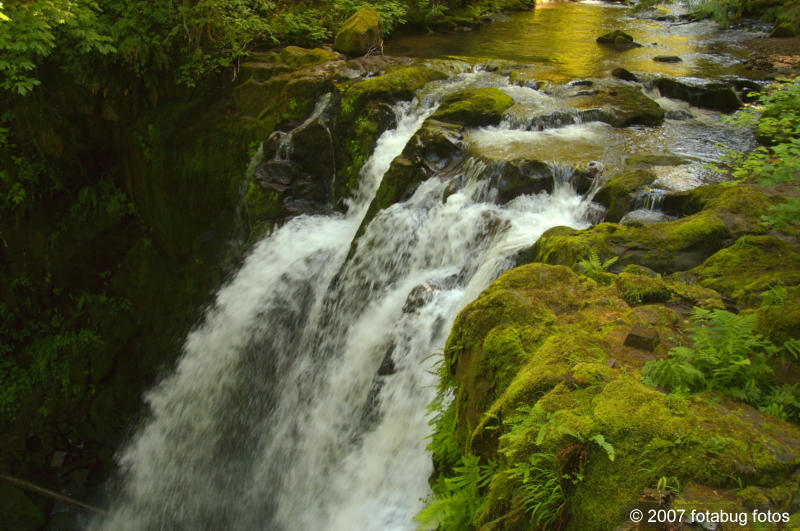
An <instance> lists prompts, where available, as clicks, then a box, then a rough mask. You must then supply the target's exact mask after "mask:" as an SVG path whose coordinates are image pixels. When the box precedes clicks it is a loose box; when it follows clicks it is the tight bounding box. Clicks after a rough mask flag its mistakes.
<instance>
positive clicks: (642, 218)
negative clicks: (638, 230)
mask: <svg viewBox="0 0 800 531" xmlns="http://www.w3.org/2000/svg"><path fill="white" fill-rule="evenodd" d="M673 219H675V218H674V217H672V216H669V215H667V214H665V213H663V212H661V211H660V210H648V209H646V208H639V209H637V210H631V211H630V212H628V213H627V214H625V215H624V216H622V219H621V220H619V224H620V225H632V226H633V225H652V224H654V223H661V222H662V221H670V220H673Z"/></svg>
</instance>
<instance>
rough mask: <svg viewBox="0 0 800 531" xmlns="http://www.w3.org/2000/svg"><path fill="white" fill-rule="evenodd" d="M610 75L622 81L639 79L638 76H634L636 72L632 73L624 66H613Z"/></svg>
mask: <svg viewBox="0 0 800 531" xmlns="http://www.w3.org/2000/svg"><path fill="white" fill-rule="evenodd" d="M611 75H612V76H613V77H615V78H617V79H621V80H623V81H639V78H638V77H636V74H634V73H633V72H629V71H628V70H625V69H624V68H615V69H614V70H612V71H611Z"/></svg>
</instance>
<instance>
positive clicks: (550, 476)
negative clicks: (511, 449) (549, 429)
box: [510, 452, 568, 529]
mask: <svg viewBox="0 0 800 531" xmlns="http://www.w3.org/2000/svg"><path fill="white" fill-rule="evenodd" d="M510 476H511V478H512V479H515V480H516V481H518V482H519V483H520V485H521V489H520V490H521V492H522V505H523V507H524V508H525V511H526V512H527V513H528V516H529V517H530V519H531V522H532V523H533V524H535V525H536V527H537V528H538V529H551V528H552V526H553V524H554V523H555V522H556V521H557V520H558V519H559V517H560V516H561V515H562V513H563V512H564V510H565V509H566V504H567V500H566V496H565V494H564V489H563V487H562V485H561V482H562V480H563V479H564V476H565V475H564V474H562V472H561V467H560V464H559V463H558V460H557V459H556V456H555V455H553V454H549V453H541V452H538V453H534V454H531V455H530V456H529V457H528V460H527V461H524V462H520V463H516V464H515V465H514V467H513V468H512V469H511V473H510ZM567 477H568V476H567Z"/></svg>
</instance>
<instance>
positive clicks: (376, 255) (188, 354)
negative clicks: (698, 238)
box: [93, 74, 587, 531]
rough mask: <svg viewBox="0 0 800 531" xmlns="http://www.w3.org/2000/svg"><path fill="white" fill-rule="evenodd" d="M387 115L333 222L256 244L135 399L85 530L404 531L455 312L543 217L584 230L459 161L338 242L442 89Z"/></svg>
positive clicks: (535, 231)
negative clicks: (454, 183) (456, 170)
mask: <svg viewBox="0 0 800 531" xmlns="http://www.w3.org/2000/svg"><path fill="white" fill-rule="evenodd" d="M476 79H477V78H476V77H475V75H474V74H462V75H460V76H456V79H455V80H450V81H447V82H437V83H434V84H431V86H429V87H427V88H426V89H424V90H423V91H422V93H421V95H420V96H419V97H418V99H416V100H414V102H412V103H410V104H402V105H399V106H397V108H396V112H397V114H398V120H397V123H398V125H397V127H396V128H395V129H393V130H391V131H387V132H386V133H384V134H383V135H382V136H381V138H380V139H379V141H378V143H377V146H376V148H375V150H374V152H373V154H372V156H371V157H370V158H369V160H368V161H367V162H366V163H365V166H364V169H363V170H362V175H361V184H360V188H359V191H358V193H357V194H356V197H355V198H353V199H352V200H351V201H350V203H349V204H348V211H347V213H346V214H345V215H325V216H322V215H319V216H299V217H296V218H293V219H292V220H290V221H289V222H287V223H286V224H285V225H283V226H282V227H281V228H279V229H277V230H275V231H273V232H272V233H271V234H269V235H268V236H266V237H265V238H264V239H263V240H262V241H261V242H259V243H258V244H257V245H256V246H255V248H254V249H253V250H252V252H251V254H250V255H249V256H248V258H247V259H246V260H245V262H244V264H243V266H242V267H241V269H240V270H239V271H238V273H237V274H236V275H235V276H234V278H233V279H232V280H231V281H230V282H229V283H228V284H227V285H226V286H224V287H223V288H222V289H220V291H219V293H218V294H217V297H216V302H215V304H214V306H213V307H212V308H211V309H210V310H208V312H207V314H206V315H205V317H204V320H203V322H202V324H201V325H199V326H198V327H197V328H196V329H195V330H194V331H192V332H191V333H190V334H189V336H188V337H187V338H186V341H185V344H184V352H183V355H182V358H181V360H180V362H179V363H178V366H177V368H176V369H175V371H174V373H173V374H172V375H170V376H168V377H167V378H165V379H164V380H163V381H161V382H160V383H159V384H158V385H157V386H156V387H155V388H154V389H153V390H151V391H150V392H149V393H148V394H147V396H146V400H147V403H148V405H149V407H150V410H151V414H150V417H149V418H148V419H147V420H146V421H145V423H144V424H143V425H142V426H141V427H140V429H139V431H138V432H137V433H136V434H135V436H134V437H133V438H132V440H131V441H130V443H129V444H128V446H127V447H126V448H125V449H124V450H123V451H122V453H121V454H120V456H119V462H120V465H121V467H122V469H123V476H122V478H121V489H120V490H121V491H120V494H119V496H118V497H117V499H116V500H115V501H114V503H113V504H112V508H111V511H110V513H109V515H108V516H106V517H104V518H102V519H100V520H97V521H95V522H93V527H94V528H96V529H114V530H120V529H155V528H163V529H276V530H294V529H298V530H305V529H314V530H326V531H327V530H352V529H359V530H370V529H375V530H386V529H411V528H414V524H413V522H412V518H413V516H414V515H415V514H416V513H417V512H418V511H419V510H420V509H421V508H422V502H421V498H423V497H424V496H426V495H427V493H428V492H429V491H428V484H427V479H428V476H429V475H430V473H431V471H432V465H431V461H430V456H429V455H428V454H427V453H426V451H425V446H426V444H427V441H426V437H427V436H428V434H429V433H430V429H429V426H428V422H427V421H428V419H427V418H426V410H425V406H426V405H427V404H428V403H429V402H430V400H431V399H432V398H433V395H434V392H435V391H434V386H435V383H436V378H435V376H434V375H433V374H432V373H431V371H432V369H433V366H434V364H435V362H436V358H437V356H435V355H433V354H434V353H436V352H440V351H441V349H442V347H443V345H444V342H445V339H446V337H447V334H448V333H449V329H450V327H451V325H452V323H453V320H454V319H455V316H456V314H457V313H458V311H459V310H460V309H461V308H463V307H464V305H465V304H467V303H468V302H469V301H470V300H472V299H474V298H475V297H476V296H477V295H478V294H479V293H480V291H481V290H483V289H484V288H485V287H486V286H488V285H489V283H490V282H491V281H492V280H494V279H495V278H496V277H497V276H498V275H499V274H500V273H501V272H502V271H503V270H505V269H507V268H508V267H510V266H511V265H513V256H514V255H515V253H517V252H518V251H519V250H520V249H522V248H524V247H526V246H528V245H531V244H532V243H533V242H534V241H535V240H536V239H537V237H538V236H539V235H540V234H541V233H542V232H544V231H545V230H546V229H548V228H550V227H553V226H556V225H570V226H574V227H581V226H585V225H586V223H585V222H584V221H583V219H584V218H583V216H584V213H585V210H586V208H587V205H586V204H585V203H584V202H582V201H581V198H580V197H579V196H578V195H577V194H575V193H574V192H573V191H572V189H571V188H570V186H569V184H568V183H567V182H565V181H566V179H563V178H560V179H558V182H557V183H555V185H554V189H553V192H552V194H549V195H548V194H546V193H540V194H538V195H524V196H520V197H516V198H514V199H513V200H511V201H509V202H507V203H505V204H503V205H497V204H494V203H493V202H492V201H491V200H492V198H493V194H494V193H495V192H494V191H493V190H492V189H491V188H490V187H489V186H488V183H487V182H486V180H484V179H483V178H482V177H483V171H484V170H485V166H484V164H483V163H482V162H480V161H478V160H475V159H470V158H468V159H467V161H466V162H465V163H464V164H463V166H462V168H461V170H460V174H459V175H458V176H457V178H458V179H459V181H458V182H460V183H461V187H460V188H459V189H457V190H455V191H453V190H452V189H450V190H447V193H446V190H445V188H446V187H447V186H448V181H447V180H445V179H439V178H437V177H436V176H434V177H432V178H431V179H429V180H427V181H425V182H424V183H422V184H421V185H420V186H419V188H418V189H417V190H416V192H415V193H414V194H413V196H412V197H411V198H410V199H408V200H407V201H405V202H404V203H401V204H395V205H393V206H391V207H389V208H387V209H385V210H383V211H382V212H380V213H379V214H378V215H377V216H376V217H375V218H374V219H373V220H372V222H371V223H370V224H369V226H368V227H367V228H366V230H365V232H364V234H363V235H362V236H361V237H360V238H359V240H358V241H357V243H356V248H355V251H354V252H353V254H352V256H351V257H350V259H347V255H348V251H349V250H350V245H351V241H352V239H353V238H354V236H355V234H356V231H357V230H358V227H359V225H360V223H361V220H362V218H363V216H364V214H365V213H366V210H367V208H368V206H369V204H370V201H371V200H372V198H373V196H374V195H375V192H376V190H377V188H378V186H379V184H380V180H381V178H382V176H383V174H384V173H385V172H386V170H387V169H388V167H389V165H390V163H391V161H392V159H393V158H394V157H395V156H397V155H398V154H400V152H401V151H402V149H403V147H404V146H405V144H406V143H407V142H408V140H409V139H410V138H411V137H412V135H413V134H414V133H415V132H416V131H417V130H418V129H419V128H420V127H421V125H422V123H423V121H424V120H425V118H427V117H428V116H430V115H431V113H432V112H433V111H434V109H435V107H436V105H437V102H438V101H440V100H441V97H442V95H443V94H444V93H446V92H447V91H450V90H455V89H458V88H462V87H463V86H465V84H466V85H469V84H470V83H475V82H476V81H475V80H476Z"/></svg>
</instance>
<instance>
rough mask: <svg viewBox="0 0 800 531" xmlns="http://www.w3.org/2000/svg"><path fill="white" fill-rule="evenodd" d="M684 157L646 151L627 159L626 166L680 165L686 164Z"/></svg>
mask: <svg viewBox="0 0 800 531" xmlns="http://www.w3.org/2000/svg"><path fill="white" fill-rule="evenodd" d="M686 163H687V161H686V159H684V158H683V157H680V156H678V155H674V154H672V153H658V152H652V151H645V152H642V153H636V154H635V155H631V156H630V157H628V158H626V159H625V166H627V167H629V168H649V167H652V166H680V165H682V164H686Z"/></svg>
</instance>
